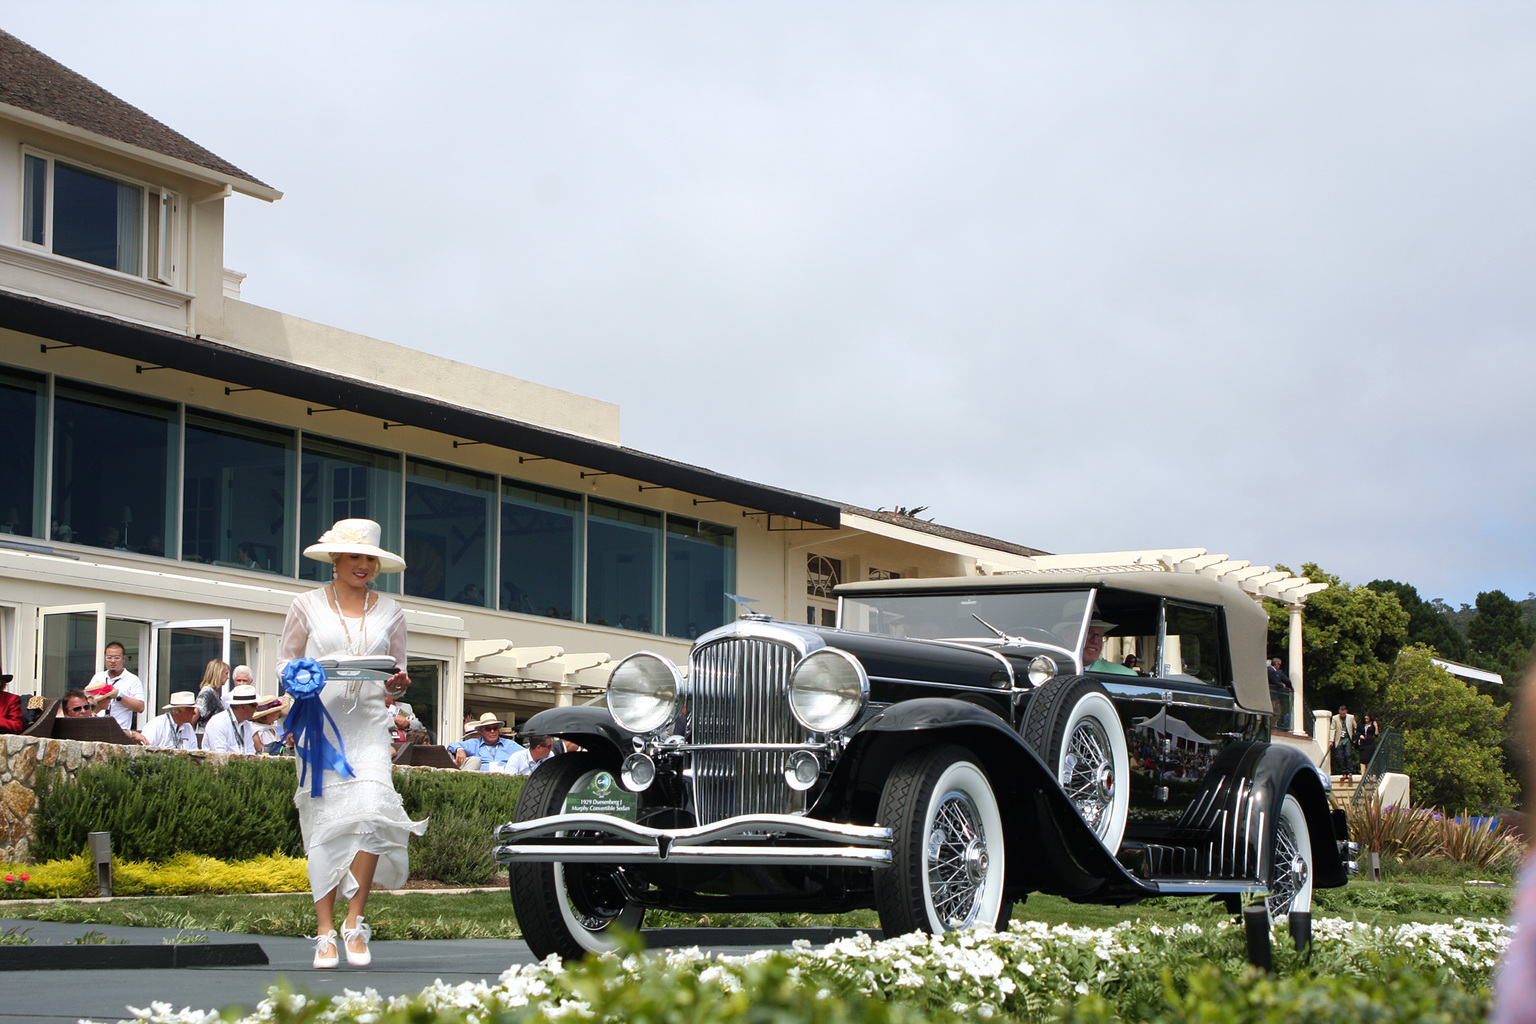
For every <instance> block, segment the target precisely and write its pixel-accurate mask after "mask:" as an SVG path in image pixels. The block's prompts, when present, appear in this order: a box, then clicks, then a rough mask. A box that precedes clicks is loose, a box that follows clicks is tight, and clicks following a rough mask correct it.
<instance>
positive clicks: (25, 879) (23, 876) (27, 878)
mask: <svg viewBox="0 0 1536 1024" xmlns="http://www.w3.org/2000/svg"><path fill="white" fill-rule="evenodd" d="M21 880H22V881H23V882H30V881H32V876H31V875H22V876H21Z"/></svg>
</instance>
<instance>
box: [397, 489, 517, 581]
mask: <svg viewBox="0 0 1536 1024" xmlns="http://www.w3.org/2000/svg"><path fill="white" fill-rule="evenodd" d="M495 501H496V482H495V480H494V478H492V477H490V476H486V475H483V474H480V473H468V472H465V471H464V470H460V469H453V468H451V467H449V466H441V465H438V464H437V463H433V462H422V461H419V460H416V459H408V460H406V469H405V551H404V552H402V554H403V555H404V557H405V564H406V569H405V592H406V593H407V594H410V595H412V596H413V597H429V598H435V599H436V600H439V601H457V602H458V603H460V604H475V605H482V606H483V605H485V604H486V598H485V595H486V593H487V591H489V590H490V585H491V540H490V538H491V523H492V522H493V518H492V517H493V516H494V515H495V512H496V509H495Z"/></svg>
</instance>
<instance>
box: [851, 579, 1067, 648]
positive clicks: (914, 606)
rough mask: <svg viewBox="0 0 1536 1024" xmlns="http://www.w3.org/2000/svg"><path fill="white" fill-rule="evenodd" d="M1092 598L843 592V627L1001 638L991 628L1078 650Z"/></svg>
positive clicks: (1057, 593) (928, 636)
mask: <svg viewBox="0 0 1536 1024" xmlns="http://www.w3.org/2000/svg"><path fill="white" fill-rule="evenodd" d="M1092 595H1093V592H1092V591H1090V590H1054V591H1040V590H1032V591H1027V592H1016V593H998V592H996V591H984V592H980V593H964V592H954V591H951V592H946V593H941V594H932V593H929V594H908V593H902V594H881V595H878V596H876V595H864V594H857V595H854V594H844V595H843V599H842V618H841V620H840V625H841V626H842V628H843V629H857V630H860V631H862V632H866V633H879V634H881V635H883V636H904V637H912V638H915V639H919V640H966V639H970V640H974V639H996V637H997V633H996V632H994V631H993V630H992V629H989V628H987V627H988V626H989V625H990V626H994V627H996V629H997V631H999V632H1002V633H1006V634H1007V635H1008V636H1010V637H1018V638H1019V639H1021V640H1026V641H1029V642H1031V643H1046V644H1051V645H1053V646H1056V647H1064V648H1066V649H1067V650H1069V651H1073V652H1076V651H1077V644H1078V640H1079V638H1080V634H1081V632H1082V628H1083V619H1084V617H1085V615H1086V613H1087V610H1088V606H1089V598H1091V597H1092ZM978 620H985V624H984V623H983V622H982V621H978Z"/></svg>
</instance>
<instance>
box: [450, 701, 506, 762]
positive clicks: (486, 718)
mask: <svg viewBox="0 0 1536 1024" xmlns="http://www.w3.org/2000/svg"><path fill="white" fill-rule="evenodd" d="M506 727H507V725H506V723H505V722H503V721H502V720H501V719H499V718H497V717H496V714H495V712H492V711H487V712H486V713H485V714H483V715H481V716H480V717H479V718H478V719H476V720H475V721H473V722H471V723H470V724H468V725H466V726H465V727H464V742H463V743H450V744H448V753H449V754H450V755H451V756H452V757H453V763H454V764H456V765H458V766H459V769H460V770H461V771H466V772H505V771H508V770H509V767H508V766H509V763H510V762H511V760H512V756H513V755H514V754H516V753H517V752H518V751H519V750H522V749H523V748H522V747H520V746H518V745H517V744H516V743H513V742H512V741H511V740H509V739H504V738H503V737H502V735H501V730H503V729H505V728H506Z"/></svg>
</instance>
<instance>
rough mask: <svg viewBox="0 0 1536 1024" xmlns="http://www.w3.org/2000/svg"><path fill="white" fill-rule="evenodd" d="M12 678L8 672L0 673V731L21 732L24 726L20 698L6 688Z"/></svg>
mask: <svg viewBox="0 0 1536 1024" xmlns="http://www.w3.org/2000/svg"><path fill="white" fill-rule="evenodd" d="M14 678H15V677H14V676H12V675H11V674H10V673H9V672H4V673H0V733H7V732H21V730H22V729H24V728H25V726H24V725H23V724H22V718H21V698H20V697H18V696H16V695H15V694H14V693H12V692H11V691H10V690H8V689H6V687H7V686H10V685H11V680H12V679H14Z"/></svg>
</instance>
